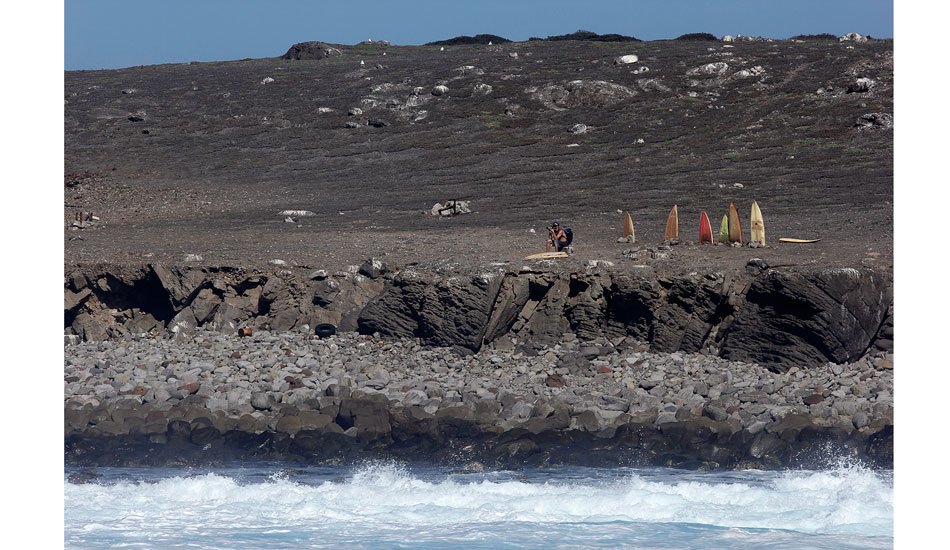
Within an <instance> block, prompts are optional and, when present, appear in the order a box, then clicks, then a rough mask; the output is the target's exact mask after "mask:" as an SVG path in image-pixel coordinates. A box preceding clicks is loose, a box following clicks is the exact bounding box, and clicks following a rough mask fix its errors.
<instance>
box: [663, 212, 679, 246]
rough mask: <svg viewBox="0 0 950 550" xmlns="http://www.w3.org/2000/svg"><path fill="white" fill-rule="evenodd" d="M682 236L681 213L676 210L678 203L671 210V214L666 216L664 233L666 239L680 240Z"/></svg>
mask: <svg viewBox="0 0 950 550" xmlns="http://www.w3.org/2000/svg"><path fill="white" fill-rule="evenodd" d="M679 237H680V221H679V214H678V213H677V211H676V205H675V204H674V205H673V209H672V210H670V216H669V217H668V218H666V233H664V234H663V240H664V241H678V240H679Z"/></svg>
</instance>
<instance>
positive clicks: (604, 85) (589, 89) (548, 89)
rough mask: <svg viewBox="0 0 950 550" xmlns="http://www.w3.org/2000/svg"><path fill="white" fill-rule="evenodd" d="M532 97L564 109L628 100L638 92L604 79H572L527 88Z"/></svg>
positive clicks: (606, 104) (550, 106) (602, 105)
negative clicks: (565, 81) (541, 86)
mask: <svg viewBox="0 0 950 550" xmlns="http://www.w3.org/2000/svg"><path fill="white" fill-rule="evenodd" d="M526 91H527V92H528V93H529V94H530V95H531V98H532V99H535V100H537V101H540V102H541V103H542V104H543V105H544V106H545V107H547V108H549V109H553V110H556V111H562V110H565V109H570V108H574V107H604V106H609V105H614V104H617V103H620V102H622V101H626V100H628V99H630V98H632V97H634V96H636V95H637V92H636V91H634V90H631V89H630V88H627V87H626V86H623V85H621V84H615V83H613V82H606V81H604V80H572V81H570V82H568V83H567V84H564V85H563V86H562V85H560V84H549V85H547V86H545V87H543V88H540V89H538V88H529V89H528V90H526Z"/></svg>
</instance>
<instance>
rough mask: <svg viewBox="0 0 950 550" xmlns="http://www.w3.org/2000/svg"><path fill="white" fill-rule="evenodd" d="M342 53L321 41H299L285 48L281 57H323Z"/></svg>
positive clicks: (298, 58) (299, 58)
mask: <svg viewBox="0 0 950 550" xmlns="http://www.w3.org/2000/svg"><path fill="white" fill-rule="evenodd" d="M339 55H343V52H341V51H340V50H338V49H337V48H334V47H332V46H330V45H329V44H326V43H323V42H300V43H298V44H294V45H293V46H291V47H290V49H289V50H287V53H285V54H284V55H283V56H281V58H282V59H297V60H302V59H324V58H327V57H334V56H339Z"/></svg>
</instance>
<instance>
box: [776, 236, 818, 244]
mask: <svg viewBox="0 0 950 550" xmlns="http://www.w3.org/2000/svg"><path fill="white" fill-rule="evenodd" d="M779 240H780V241H782V242H783V243H817V242H818V241H820V240H821V239H792V238H789V237H782V238H781V239H779Z"/></svg>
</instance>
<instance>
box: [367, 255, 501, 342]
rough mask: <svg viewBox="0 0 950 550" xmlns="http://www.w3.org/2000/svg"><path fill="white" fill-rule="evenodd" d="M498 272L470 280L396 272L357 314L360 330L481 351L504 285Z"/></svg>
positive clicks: (477, 276)
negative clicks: (385, 285)
mask: <svg viewBox="0 0 950 550" xmlns="http://www.w3.org/2000/svg"><path fill="white" fill-rule="evenodd" d="M501 281H502V277H501V276H500V275H498V274H480V275H476V276H474V277H472V278H470V279H468V280H465V279H462V278H461V277H448V278H440V277H435V276H431V275H418V274H415V273H402V274H397V276H396V277H395V278H394V279H393V281H392V283H391V284H389V285H387V287H386V289H385V290H384V291H383V293H382V294H381V295H379V296H378V297H377V298H375V299H374V300H373V301H372V302H370V303H369V304H368V305H367V306H366V307H365V308H363V311H362V312H361V313H360V315H359V319H358V323H359V330H360V332H364V333H373V332H377V331H378V332H381V333H383V334H388V335H391V336H419V337H421V338H422V339H423V340H424V341H425V342H426V343H428V344H431V345H438V346H452V345H460V346H463V347H466V348H468V349H471V350H477V349H479V348H480V347H481V345H482V338H483V336H484V334H485V330H486V328H487V325H488V320H489V316H490V315H491V311H492V306H493V305H494V302H495V296H496V295H497V294H498V288H499V287H500V285H501Z"/></svg>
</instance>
